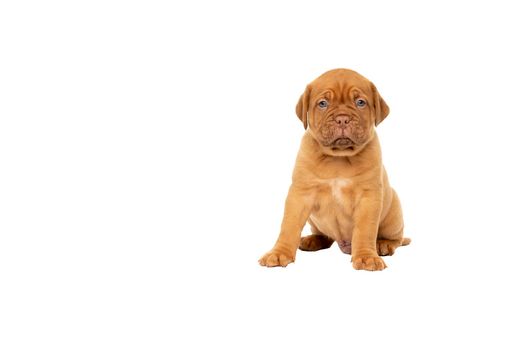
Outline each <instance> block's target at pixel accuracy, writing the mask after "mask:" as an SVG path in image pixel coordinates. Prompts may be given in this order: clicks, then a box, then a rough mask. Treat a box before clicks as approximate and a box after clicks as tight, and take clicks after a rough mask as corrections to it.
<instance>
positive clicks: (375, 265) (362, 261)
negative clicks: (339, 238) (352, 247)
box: [352, 256, 386, 271]
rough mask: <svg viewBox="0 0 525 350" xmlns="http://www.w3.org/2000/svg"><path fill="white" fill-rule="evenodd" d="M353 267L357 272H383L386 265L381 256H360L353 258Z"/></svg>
mask: <svg viewBox="0 0 525 350" xmlns="http://www.w3.org/2000/svg"><path fill="white" fill-rule="evenodd" d="M352 265H353V266H354V269H356V270H367V271H381V270H384V269H385V268H386V264H385V262H384V261H383V259H381V258H380V257H379V256H360V257H353V258H352Z"/></svg>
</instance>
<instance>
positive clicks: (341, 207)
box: [259, 69, 410, 271]
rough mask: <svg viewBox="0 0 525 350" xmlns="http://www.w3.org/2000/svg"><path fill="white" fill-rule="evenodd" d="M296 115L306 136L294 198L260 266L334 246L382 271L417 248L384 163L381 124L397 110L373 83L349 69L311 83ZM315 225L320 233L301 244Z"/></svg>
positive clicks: (361, 265) (360, 266)
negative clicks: (399, 253)
mask: <svg viewBox="0 0 525 350" xmlns="http://www.w3.org/2000/svg"><path fill="white" fill-rule="evenodd" d="M296 113H297V116H298V117H299V119H300V120H301V121H302V122H303V125H304V128H305V130H306V132H305V134H304V136H303V139H302V143H301V148H300V150H299V154H298V155H297V160H296V163H295V168H294V171H293V177H292V185H291V186H290V190H289V192H288V197H287V198H286V203H285V210H284V218H283V221H282V225H281V232H280V234H279V237H278V239H277V242H276V243H275V246H274V247H273V248H272V250H270V251H269V252H268V253H266V254H265V255H264V256H263V257H262V258H261V259H260V260H259V263H260V264H261V265H263V266H269V267H272V266H283V267H284V266H287V265H288V264H289V263H291V262H293V261H294V260H295V254H296V251H297V248H299V249H301V250H306V251H315V250H320V249H326V248H329V247H330V246H331V245H332V244H333V243H334V241H335V242H337V243H338V245H339V247H340V248H341V250H342V251H343V252H344V253H347V254H352V264H353V267H354V268H355V269H357V270H369V271H378V270H383V269H384V268H385V267H386V265H385V262H384V261H383V259H382V258H381V257H380V255H381V256H384V255H392V254H394V251H395V250H396V248H397V247H399V246H401V245H407V244H409V243H410V239H409V238H403V215H402V212H401V205H400V203H399V198H398V196H397V194H396V192H395V191H394V189H393V188H392V187H390V184H389V182H388V177H387V174H386V171H385V168H384V167H383V164H382V161H381V148H380V146H379V140H378V138H377V134H376V132H375V126H377V125H378V124H379V123H381V122H382V121H383V120H384V119H385V118H386V116H387V115H388V113H389V108H388V106H387V104H386V103H385V101H384V100H383V98H382V97H381V95H379V92H378V91H377V89H376V87H375V86H374V84H373V83H371V82H370V81H368V80H367V79H366V78H365V77H363V76H361V75H360V74H358V73H356V72H354V71H351V70H348V69H335V70H331V71H328V72H326V73H324V74H323V75H321V76H320V77H319V78H317V79H316V80H314V81H313V82H312V83H310V84H309V85H308V86H307V87H306V89H305V91H304V93H303V94H302V96H301V97H300V98H299V102H298V103H297V107H296ZM306 222H308V223H309V224H310V226H311V228H312V234H311V235H309V236H306V237H302V238H301V231H302V229H303V227H304V225H305V224H306Z"/></svg>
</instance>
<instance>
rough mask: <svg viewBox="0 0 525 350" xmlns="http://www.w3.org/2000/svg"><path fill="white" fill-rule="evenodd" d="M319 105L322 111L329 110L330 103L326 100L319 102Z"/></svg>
mask: <svg viewBox="0 0 525 350" xmlns="http://www.w3.org/2000/svg"><path fill="white" fill-rule="evenodd" d="M317 105H318V106H319V108H321V109H326V108H328V101H327V100H325V99H322V100H321V101H319V102H318V103H317Z"/></svg>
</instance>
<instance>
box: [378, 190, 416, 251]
mask: <svg viewBox="0 0 525 350" xmlns="http://www.w3.org/2000/svg"><path fill="white" fill-rule="evenodd" d="M392 191H393V198H392V204H391V206H390V209H389V211H388V213H387V214H386V216H385V218H384V219H383V221H382V222H381V224H380V225H379V232H378V235H377V254H379V255H380V256H385V255H393V254H394V252H395V251H396V249H397V248H398V247H400V246H405V245H409V244H410V241H411V240H410V238H407V237H403V226H404V223H403V213H402V211H401V204H400V203H399V198H398V197H397V194H396V192H395V191H394V190H392Z"/></svg>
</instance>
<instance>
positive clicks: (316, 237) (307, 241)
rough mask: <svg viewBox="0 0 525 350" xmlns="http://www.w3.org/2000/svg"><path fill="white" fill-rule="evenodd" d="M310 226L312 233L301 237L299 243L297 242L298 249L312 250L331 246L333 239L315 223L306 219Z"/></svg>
mask: <svg viewBox="0 0 525 350" xmlns="http://www.w3.org/2000/svg"><path fill="white" fill-rule="evenodd" d="M308 222H309V223H310V226H312V234H311V235H309V236H306V237H301V243H300V244H299V249H301V250H304V251H308V252H313V251H317V250H321V249H327V248H330V247H331V246H332V244H333V243H334V240H333V239H331V238H330V237H328V236H327V235H325V234H324V233H322V232H321V231H319V229H318V228H317V227H315V225H314V224H313V223H312V222H311V221H310V220H308Z"/></svg>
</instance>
